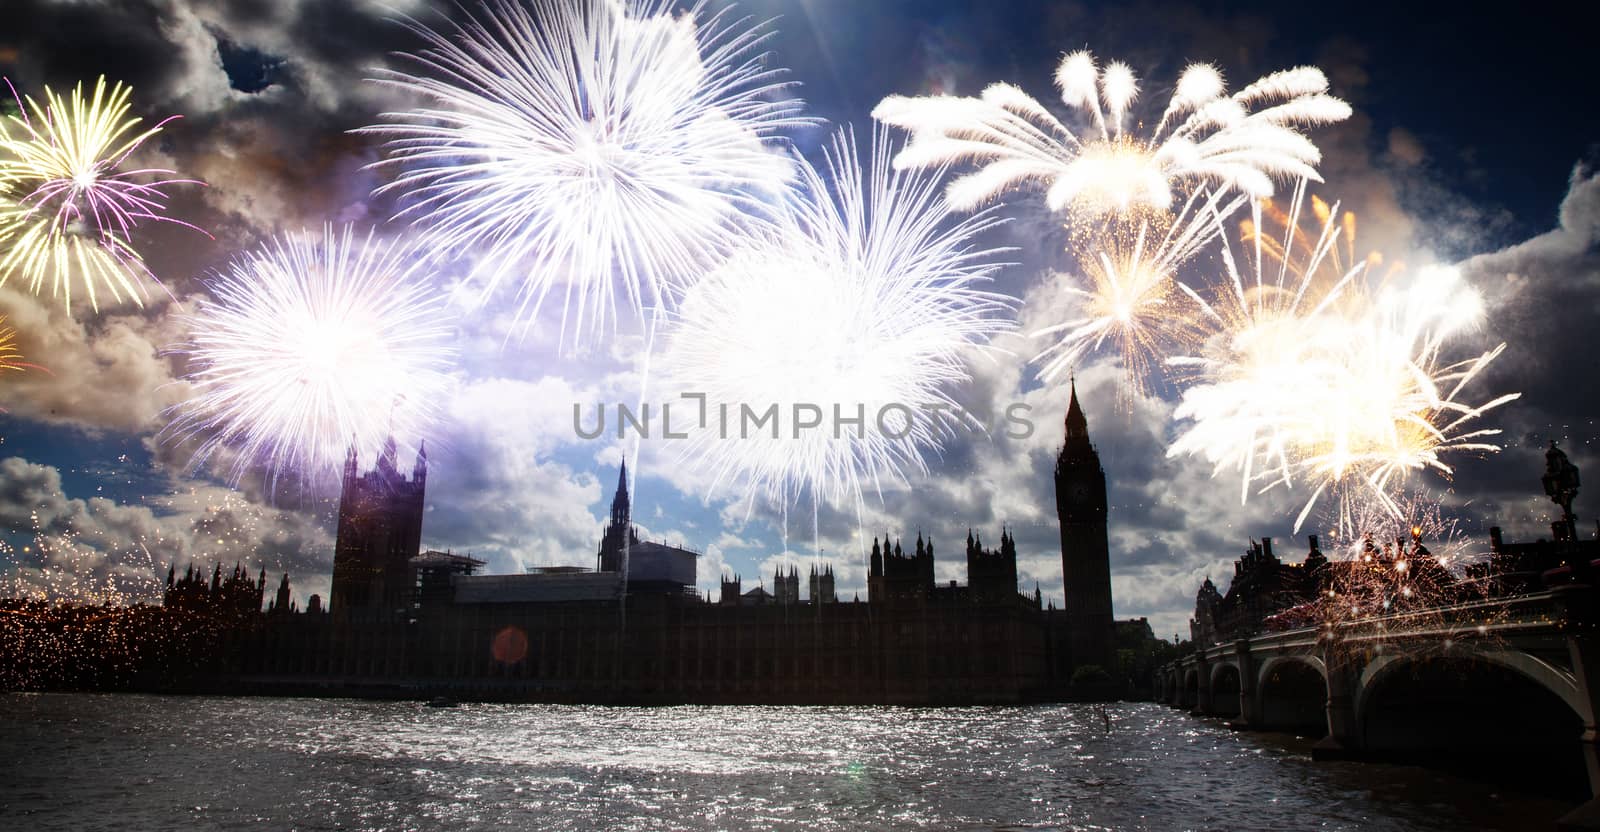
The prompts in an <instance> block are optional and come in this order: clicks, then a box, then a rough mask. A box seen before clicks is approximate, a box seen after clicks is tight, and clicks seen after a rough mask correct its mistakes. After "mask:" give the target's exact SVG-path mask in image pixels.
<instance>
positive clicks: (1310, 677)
mask: <svg viewBox="0 0 1600 832" xmlns="http://www.w3.org/2000/svg"><path fill="white" fill-rule="evenodd" d="M1327 704H1328V670H1327V668H1326V667H1325V666H1323V664H1322V660H1321V659H1319V658H1317V657H1315V656H1273V657H1272V658H1270V659H1267V660H1266V661H1265V662H1262V664H1261V672H1260V675H1259V676H1258V677H1257V679H1256V710H1257V715H1256V718H1255V719H1254V720H1253V721H1252V722H1251V726H1252V727H1255V728H1261V729H1263V730H1267V731H1286V732H1289V733H1294V734H1300V735H1302V736H1308V737H1322V736H1326V735H1327V733H1328V711H1327Z"/></svg>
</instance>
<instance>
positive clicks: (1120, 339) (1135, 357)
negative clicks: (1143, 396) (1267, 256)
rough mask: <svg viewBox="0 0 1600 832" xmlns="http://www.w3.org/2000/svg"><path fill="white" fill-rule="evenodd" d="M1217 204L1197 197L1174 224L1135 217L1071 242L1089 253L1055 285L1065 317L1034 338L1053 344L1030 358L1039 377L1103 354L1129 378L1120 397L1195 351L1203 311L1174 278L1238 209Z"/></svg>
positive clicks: (1147, 214) (1153, 215)
mask: <svg viewBox="0 0 1600 832" xmlns="http://www.w3.org/2000/svg"><path fill="white" fill-rule="evenodd" d="M1222 199H1223V197H1222V195H1221V193H1220V192H1217V193H1211V194H1209V195H1206V194H1204V192H1196V193H1195V194H1194V195H1192V196H1190V198H1189V199H1188V201H1187V202H1186V203H1185V204H1184V206H1183V208H1182V210H1180V211H1179V212H1178V213H1177V214H1176V216H1175V217H1171V218H1168V217H1166V216H1163V215H1162V213H1160V212H1151V211H1139V212H1135V213H1134V216H1133V217H1130V218H1129V220H1128V221H1126V222H1123V221H1116V222H1108V223H1105V224H1103V225H1101V226H1100V227H1098V228H1097V229H1095V230H1094V231H1093V232H1091V233H1089V234H1087V235H1086V236H1085V237H1083V238H1082V239H1081V241H1078V240H1075V241H1074V244H1073V245H1074V248H1075V249H1077V250H1078V251H1080V252H1087V254H1086V255H1080V256H1079V257H1078V260H1079V269H1078V271H1079V274H1077V275H1063V276H1061V277H1060V278H1059V279H1060V280H1061V281H1063V283H1064V285H1063V287H1062V293H1063V295H1064V296H1065V297H1066V299H1067V302H1068V304H1069V305H1070V310H1069V312H1068V315H1069V318H1068V319H1067V320H1065V321H1063V322H1062V323H1059V324H1054V325H1052V326H1048V327H1044V328H1042V329H1040V330H1037V331H1036V332H1034V333H1033V335H1034V337H1038V338H1049V339H1051V340H1052V343H1051V344H1050V345H1049V346H1048V347H1046V348H1045V349H1044V350H1043V351H1042V352H1041V353H1040V354H1039V355H1038V356H1037V357H1036V360H1038V361H1041V362H1042V363H1043V369H1042V371H1041V373H1040V375H1041V376H1042V377H1043V378H1044V379H1046V380H1049V379H1051V378H1054V377H1056V376H1058V375H1060V374H1061V373H1062V372H1063V371H1066V370H1069V369H1071V368H1072V367H1073V366H1074V365H1076V364H1077V363H1078V362H1079V361H1081V360H1082V359H1084V358H1086V357H1087V356H1088V355H1089V354H1091V353H1096V352H1099V351H1100V350H1102V349H1104V348H1108V347H1109V348H1112V349H1115V350H1116V352H1117V353H1118V354H1119V355H1120V356H1121V358H1122V362H1123V367H1124V369H1125V370H1126V372H1127V381H1126V385H1125V388H1124V392H1137V393H1142V392H1144V391H1145V389H1146V388H1147V386H1148V384H1149V380H1150V379H1151V378H1152V370H1153V368H1154V367H1156V366H1159V365H1161V364H1162V363H1163V362H1164V361H1165V360H1166V358H1167V356H1169V355H1171V354H1173V353H1174V352H1178V351H1182V350H1185V349H1190V348H1192V347H1194V346H1195V345H1196V344H1197V343H1198V342H1199V340H1200V338H1201V336H1203V335H1204V333H1205V329H1204V327H1203V325H1202V321H1201V308H1202V307H1201V305H1200V304H1197V303H1195V302H1194V300H1193V299H1192V298H1191V297H1189V296H1188V295H1186V294H1185V293H1184V292H1183V291H1182V290H1181V287H1180V284H1179V283H1178V281H1177V280H1176V277H1175V275H1176V272H1177V269H1178V267H1179V266H1180V265H1182V264H1183V263H1184V262H1186V261H1187V260H1189V259H1190V258H1191V257H1193V256H1194V255H1195V253H1196V252H1197V251H1199V250H1200V249H1201V248H1202V247H1204V246H1205V245H1206V244H1207V243H1208V242H1210V241H1211V240H1213V239H1214V238H1215V236H1216V234H1217V233H1218V226H1217V224H1216V222H1215V218H1216V217H1217V216H1226V215H1228V214H1231V213H1232V212H1233V211H1234V210H1235V209H1236V208H1238V207H1239V205H1240V204H1241V203H1242V198H1235V199H1233V200H1230V201H1229V202H1228V203H1227V204H1222ZM1080 227H1081V226H1080Z"/></svg>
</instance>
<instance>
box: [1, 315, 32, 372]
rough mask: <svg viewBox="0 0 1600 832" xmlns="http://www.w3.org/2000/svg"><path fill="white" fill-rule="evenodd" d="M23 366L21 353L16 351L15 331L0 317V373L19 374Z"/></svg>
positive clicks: (4, 318) (2, 316)
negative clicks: (10, 372)
mask: <svg viewBox="0 0 1600 832" xmlns="http://www.w3.org/2000/svg"><path fill="white" fill-rule="evenodd" d="M24 366H26V365H24V364H23V363H22V351H21V350H19V349H17V330H16V329H15V328H14V327H10V326H7V325H6V317H5V316H4V315H0V373H5V372H6V371H7V370H11V371H15V372H21V371H22V368H23V367H24Z"/></svg>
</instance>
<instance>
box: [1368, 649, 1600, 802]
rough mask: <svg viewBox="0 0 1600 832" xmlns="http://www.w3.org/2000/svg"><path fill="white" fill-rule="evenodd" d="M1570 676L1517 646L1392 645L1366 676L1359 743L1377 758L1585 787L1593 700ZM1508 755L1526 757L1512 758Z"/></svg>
mask: <svg viewBox="0 0 1600 832" xmlns="http://www.w3.org/2000/svg"><path fill="white" fill-rule="evenodd" d="M1569 682H1571V679H1570V675H1568V674H1565V673H1564V672H1563V671H1561V670H1560V669H1558V668H1556V667H1553V666H1551V665H1550V664H1548V663H1546V662H1543V661H1541V660H1540V659H1538V658H1537V657H1534V656H1531V655H1529V654H1527V653H1522V652H1520V651H1515V650H1505V649H1473V648H1469V649H1465V650H1454V651H1447V652H1445V653H1444V654H1432V653H1430V654H1428V655H1412V654H1406V653H1386V654H1383V655H1380V656H1377V657H1375V658H1374V659H1372V660H1371V661H1370V662H1368V663H1367V665H1366V667H1364V668H1363V669H1362V672H1361V674H1360V676H1359V677H1358V681H1357V685H1356V690H1355V692H1354V693H1355V695H1354V697H1353V699H1354V705H1355V718H1356V724H1357V726H1358V730H1359V732H1360V737H1361V740H1360V742H1361V746H1362V747H1363V748H1364V749H1365V751H1366V753H1368V754H1369V755H1371V756H1373V757H1376V758H1379V759H1390V760H1396V761H1403V762H1416V763H1423V764H1429V765H1435V766H1438V767H1441V768H1446V769H1453V770H1457V771H1461V772H1462V773H1465V774H1468V775H1482V774H1484V773H1487V772H1494V773H1496V776H1497V777H1499V778H1500V779H1507V780H1512V781H1516V782H1518V783H1519V784H1521V785H1524V786H1529V787H1535V788H1539V789H1541V790H1544V791H1548V792H1552V793H1561V794H1571V795H1574V796H1576V795H1580V794H1587V792H1588V773H1587V766H1586V765H1585V762H1584V756H1583V748H1582V744H1581V738H1582V735H1583V726H1584V720H1585V718H1586V712H1587V705H1585V704H1583V703H1580V702H1577V701H1575V699H1574V698H1572V697H1570V696H1569V695H1568V691H1567V689H1566V688H1567V684H1568V683H1569ZM1572 692H1573V693H1575V692H1576V684H1575V682H1573V683H1572ZM1486 703H1492V705H1486ZM1506 760H1519V761H1522V762H1521V763H1519V765H1517V766H1511V767H1507V766H1505V765H1504V763H1505V761H1506Z"/></svg>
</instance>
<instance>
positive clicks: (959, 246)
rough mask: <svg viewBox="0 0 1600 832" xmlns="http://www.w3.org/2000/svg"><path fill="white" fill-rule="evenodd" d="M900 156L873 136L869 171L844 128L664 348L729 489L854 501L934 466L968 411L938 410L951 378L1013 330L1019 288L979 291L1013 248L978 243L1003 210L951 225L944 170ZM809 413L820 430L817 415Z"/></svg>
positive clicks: (707, 453)
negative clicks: (780, 216) (753, 417)
mask: <svg viewBox="0 0 1600 832" xmlns="http://www.w3.org/2000/svg"><path fill="white" fill-rule="evenodd" d="M888 154H889V144H888V142H886V141H883V140H882V139H881V137H877V136H875V138H874V142H873V149H872V162H871V167H870V170H869V171H867V172H866V173H863V171H862V169H861V163H860V162H859V161H858V158H857V155H856V146H855V142H854V141H853V140H852V139H851V138H850V136H849V134H847V133H846V134H841V135H839V136H837V137H836V138H835V140H834V142H833V144H832V146H831V147H830V148H829V149H828V153H827V162H826V166H825V169H824V170H821V171H819V170H817V169H815V168H812V167H811V166H810V165H808V164H805V163H803V162H802V163H801V164H800V168H799V170H800V179H801V184H802V186H803V193H800V194H797V196H796V197H795V205H794V209H793V214H792V216H790V217H789V218H788V219H787V220H786V222H785V223H784V224H783V225H782V226H781V228H780V229H778V230H775V231H773V232H772V233H770V234H767V235H764V236H761V237H757V238H754V239H752V240H750V241H749V242H748V243H747V244H745V245H744V246H743V247H742V248H741V249H740V250H739V251H737V252H735V253H734V254H733V255H732V256H730V257H729V258H728V259H727V261H726V262H724V263H723V264H722V265H721V266H720V267H719V268H718V269H716V270H715V271H713V272H712V273H711V274H709V275H708V276H706V278H704V279H703V280H702V281H701V282H700V283H699V284H698V285H697V286H696V287H695V288H694V289H693V291H692V292H691V293H690V295H689V296H688V297H687V298H686V299H685V301H684V304H683V307H682V309H681V314H679V315H678V316H677V319H676V320H675V321H674V322H673V326H672V328H671V330H670V332H671V335H670V337H669V344H668V347H667V350H666V353H665V359H664V360H665V363H666V365H667V367H668V370H667V374H668V376H669V378H671V379H672V380H673V382H674V383H675V385H676V386H678V387H679V388H680V389H682V390H685V391H692V392H696V393H703V394H705V396H706V399H705V401H706V406H705V407H706V411H707V412H708V417H709V418H707V419H706V420H705V421H704V422H703V424H702V429H701V430H698V431H695V432H693V433H692V435H691V440H690V441H689V442H686V443H684V448H685V451H684V453H683V458H684V459H686V460H698V461H699V462H700V464H702V465H703V466H704V468H705V470H707V471H709V473H710V474H711V475H712V477H713V479H714V482H715V485H713V486H712V487H713V488H717V487H719V486H720V485H722V484H725V483H733V484H737V485H741V486H743V488H744V492H743V493H744V496H745V497H746V498H754V497H755V496H756V495H757V494H760V495H764V496H765V497H767V498H769V499H771V500H772V501H774V502H777V503H781V504H782V505H785V506H787V505H788V503H789V501H791V500H792V499H794V498H795V497H797V496H798V495H800V494H801V493H803V492H809V493H810V494H811V495H812V498H813V500H814V501H815V502H830V503H835V504H853V503H857V502H859V500H860V498H861V496H862V494H863V492H864V491H865V490H877V489H881V488H882V487H883V486H884V485H887V484H890V483H899V482H904V481H905V479H906V476H907V475H908V474H909V473H913V472H919V471H925V470H926V462H925V461H924V454H925V453H926V452H927V451H928V450H930V449H937V448H938V447H940V443H941V438H942V437H943V436H944V435H945V431H947V430H948V429H949V427H950V425H951V424H952V421H951V420H947V419H941V418H940V416H939V412H940V411H941V410H942V411H946V412H950V411H956V410H958V408H957V407H956V405H955V403H954V402H953V401H952V400H951V399H950V398H949V394H948V392H947V389H948V387H949V386H950V385H953V384H957V383H960V382H963V381H965V380H966V379H968V377H969V375H968V370H967V368H966V365H965V361H964V359H965V358H966V355H967V352H968V350H969V349H971V348H973V347H974V345H980V344H984V343H986V342H987V340H988V339H989V338H990V337H991V336H993V335H994V334H996V333H998V332H1001V331H1003V330H1005V329H1006V328H1007V327H1008V323H1007V321H1006V320H1005V318H1004V317H1002V313H1004V312H1006V311H1007V309H1008V306H1009V304H1008V299H1007V298H1005V297H1003V296H1000V295H996V294H992V293H989V292H985V291H981V290H980V289H979V288H978V284H980V283H982V282H983V281H986V280H987V279H988V278H989V276H990V275H991V274H992V273H993V272H994V271H995V270H997V269H998V268H1000V266H1001V265H1002V264H1000V263H998V262H996V260H995V256H996V255H997V254H999V253H1000V252H999V250H996V249H983V248H979V247H978V246H977V245H976V243H975V238H976V237H977V236H978V235H980V234H982V233H984V232H986V231H988V230H989V229H991V228H993V227H994V226H996V225H998V224H999V223H1000V222H1001V220H999V219H997V218H995V217H994V216H993V215H991V214H989V213H980V214H977V215H973V216H970V217H967V218H965V219H963V220H962V221H960V222H957V223H954V224H953V225H948V226H946V225H945V224H944V220H945V218H946V216H947V213H946V208H945V205H944V201H943V199H942V198H941V197H940V195H939V192H938V187H937V185H936V181H935V178H934V177H919V176H913V175H908V174H902V173H898V172H895V171H893V170H892V169H891V167H890V165H889V158H888ZM769 406H771V407H775V408H776V412H777V414H779V423H778V425H777V426H774V427H772V428H771V429H770V432H768V429H767V428H765V427H763V428H757V429H755V430H754V432H747V431H745V430H744V429H743V424H744V423H743V422H742V421H740V420H741V408H744V407H749V408H752V409H754V410H755V411H756V412H757V413H761V412H764V411H766V409H767V408H768V407H769ZM806 408H815V411H812V412H806V410H805V409H806ZM802 413H806V415H805V416H801V415H800V414H802ZM841 416H842V417H843V418H844V419H852V418H856V417H857V416H862V417H863V419H862V421H859V422H856V423H854V424H844V423H840V422H839V421H838V420H839V419H840V418H841ZM811 418H815V419H816V420H818V423H819V426H814V427H812V428H810V429H802V428H801V427H800V424H799V423H800V422H801V421H802V419H806V420H809V419H811ZM953 418H954V417H951V419H953ZM840 425H842V427H841V428H840V429H835V428H836V427H839V426H840Z"/></svg>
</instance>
